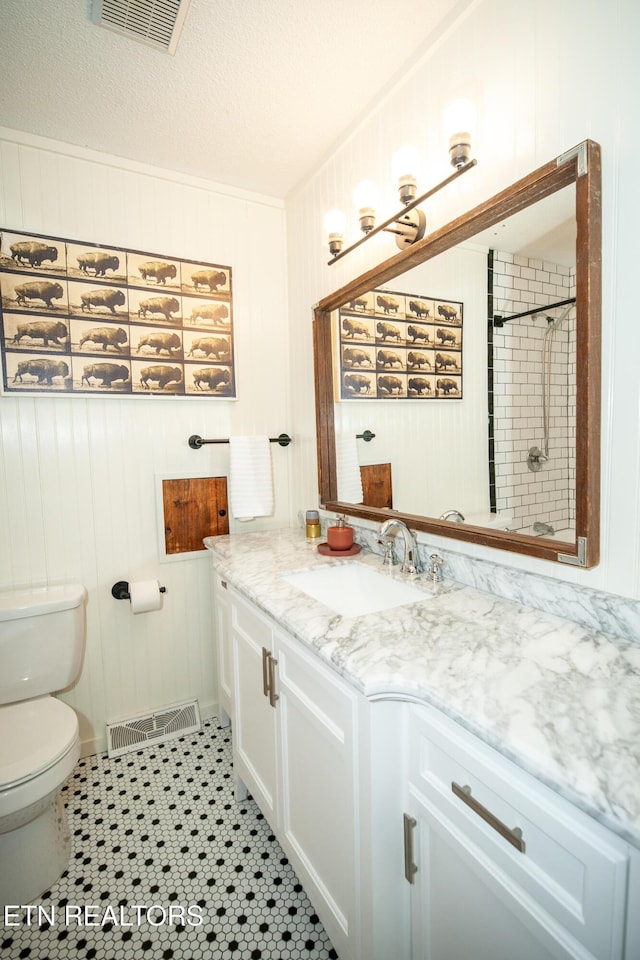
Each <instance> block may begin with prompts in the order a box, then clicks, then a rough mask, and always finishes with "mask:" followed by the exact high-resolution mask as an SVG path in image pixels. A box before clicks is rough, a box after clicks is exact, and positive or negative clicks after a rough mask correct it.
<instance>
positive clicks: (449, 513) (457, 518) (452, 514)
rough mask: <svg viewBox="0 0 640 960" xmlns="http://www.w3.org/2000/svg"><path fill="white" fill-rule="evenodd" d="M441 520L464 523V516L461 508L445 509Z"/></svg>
mask: <svg viewBox="0 0 640 960" xmlns="http://www.w3.org/2000/svg"><path fill="white" fill-rule="evenodd" d="M440 519H441V520H453V522H454V523H464V517H463V516H462V514H461V513H460V511H459V510H445V512H444V513H441V514H440Z"/></svg>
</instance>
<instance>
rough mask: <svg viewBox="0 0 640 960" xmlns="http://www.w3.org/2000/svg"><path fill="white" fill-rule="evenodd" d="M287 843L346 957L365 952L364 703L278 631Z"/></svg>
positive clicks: (343, 959)
mask: <svg viewBox="0 0 640 960" xmlns="http://www.w3.org/2000/svg"><path fill="white" fill-rule="evenodd" d="M275 638H276V645H275V650H276V658H277V661H278V663H277V693H278V706H277V711H278V714H279V720H280V743H281V766H282V770H281V779H282V805H281V817H280V829H281V837H282V843H283V846H284V847H285V849H286V850H287V852H288V853H289V855H290V857H291V862H292V864H293V866H294V868H295V870H296V872H297V873H298V876H299V877H300V880H301V881H302V884H303V886H304V888H305V890H306V891H307V893H308V894H309V896H310V898H311V900H312V902H313V904H314V906H315V908H316V910H317V912H318V914H319V915H320V916H321V919H322V922H323V924H324V926H325V929H326V930H327V933H328V935H329V937H330V939H331V942H332V943H333V945H334V947H335V949H336V951H337V952H338V955H339V956H340V958H341V960H349V958H351V957H355V956H357V955H358V953H357V949H358V948H357V944H358V931H357V918H356V906H357V889H358V870H357V857H358V844H357V840H356V836H357V827H358V803H359V797H358V769H359V764H358V751H357V744H356V736H357V719H358V705H359V700H358V696H357V694H356V693H355V691H353V690H351V689H350V688H349V687H348V686H347V685H346V684H344V682H343V681H342V680H340V678H339V677H337V676H335V675H334V674H332V673H331V671H329V670H327V669H326V668H325V667H324V665H323V664H322V663H320V661H319V660H318V659H317V657H315V656H313V654H309V653H307V652H306V651H305V650H303V649H302V648H301V647H300V644H297V643H296V642H295V641H292V640H289V639H288V638H287V637H285V636H284V635H283V634H282V633H280V632H279V631H277V632H276V635H275Z"/></svg>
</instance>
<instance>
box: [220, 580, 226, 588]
mask: <svg viewBox="0 0 640 960" xmlns="http://www.w3.org/2000/svg"><path fill="white" fill-rule="evenodd" d="M220 586H221V587H222V589H223V590H226V589H227V581H226V580H221V581H220Z"/></svg>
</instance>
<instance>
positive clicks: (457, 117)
mask: <svg viewBox="0 0 640 960" xmlns="http://www.w3.org/2000/svg"><path fill="white" fill-rule="evenodd" d="M476 116H477V115H476V108H475V107H474V105H473V104H472V102H471V101H470V100H466V99H464V98H460V99H458V100H453V101H452V103H450V104H449V106H448V107H447V108H446V110H445V111H444V117H443V122H444V129H445V134H446V135H447V136H448V138H449V156H450V157H451V163H452V164H453V166H454V167H457V168H460V167H463V166H464V165H465V163H468V162H469V159H470V158H471V139H472V137H473V134H474V132H475V126H476Z"/></svg>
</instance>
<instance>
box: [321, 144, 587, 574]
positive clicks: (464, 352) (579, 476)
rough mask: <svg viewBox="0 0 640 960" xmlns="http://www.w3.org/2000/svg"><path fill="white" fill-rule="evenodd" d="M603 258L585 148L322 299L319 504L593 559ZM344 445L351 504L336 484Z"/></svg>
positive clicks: (549, 555)
mask: <svg viewBox="0 0 640 960" xmlns="http://www.w3.org/2000/svg"><path fill="white" fill-rule="evenodd" d="M600 252H601V240H600V152H599V147H598V145H597V144H595V143H593V142H591V141H585V142H584V143H583V144H580V145H579V146H578V147H576V148H574V149H573V150H570V151H568V152H567V153H566V154H563V155H562V156H561V157H558V158H557V159H555V160H553V161H551V162H550V163H548V164H546V165H545V166H543V167H541V168H540V169H538V170H536V171H534V172H533V173H532V174H530V175H529V176H528V177H525V178H523V179H522V180H520V181H518V182H517V183H515V184H513V185H512V186H511V187H510V188H508V189H507V190H504V191H502V192H501V193H500V194H498V195H497V196H495V197H493V198H492V199H491V200H489V201H488V202H486V203H483V204H481V205H480V206H478V207H476V208H474V209H473V210H471V211H470V212H469V213H467V214H465V215H463V216H461V217H458V218H457V219H456V220H454V221H452V222H451V223H449V224H447V225H446V226H445V227H443V228H441V229H438V230H436V231H434V232H433V233H431V234H430V235H429V236H427V237H425V238H424V239H423V240H421V241H418V242H417V243H416V244H415V245H414V246H413V247H411V248H409V249H408V250H406V251H403V252H402V253H400V254H398V255H396V256H395V257H392V258H390V259H389V260H386V261H385V262H384V263H382V264H380V265H379V266H378V267H376V268H374V269H373V270H370V271H369V272H367V273H366V274H363V275H362V276H360V277H358V278H357V279H356V280H354V281H352V282H351V283H349V284H348V285H346V286H344V287H342V288H341V289H340V290H337V291H336V292H335V293H334V294H332V295H331V296H329V297H326V298H324V299H323V300H322V301H321V302H320V303H319V304H318V306H317V307H316V308H315V319H314V352H315V372H316V409H317V431H318V469H319V481H320V495H321V500H322V503H323V504H324V506H326V507H327V509H330V510H335V511H338V512H341V513H345V514H347V515H350V516H354V517H363V518H368V519H371V520H374V521H380V522H382V520H384V519H386V518H387V517H388V516H389V515H392V516H396V517H399V518H401V519H403V520H404V521H405V522H406V523H407V524H408V525H409V526H411V527H412V528H413V529H417V530H424V531H427V532H431V533H435V534H439V535H443V536H447V537H452V538H455V539H461V540H466V541H471V542H475V543H481V544H484V545H487V546H495V547H498V548H501V549H506V550H510V551H515V552H519V553H524V554H529V555H531V556H536V557H541V558H544V559H549V560H556V561H560V562H564V563H572V564H576V565H580V566H585V567H591V566H594V565H595V564H597V563H598V559H599V472H600V466H599V447H600V438H599V418H600V269H601V268H600V260H601V257H600ZM366 431H370V433H372V434H374V437H373V439H372V440H371V441H369V442H367V441H366V440H364V439H363V438H362V435H363V434H365V435H366V436H368V434H367V433H366ZM356 437H360V439H358V440H356V439H355V438H356ZM353 445H355V447H356V451H357V459H358V461H359V464H360V467H361V468H362V476H363V478H365V477H366V478H367V479H368V480H370V479H373V480H374V482H373V484H372V485H370V484H369V483H368V482H365V484H364V488H363V494H362V499H360V497H359V494H356V495H354V494H353V490H349V488H348V486H342V487H341V484H343V482H344V481H343V478H342V476H340V477H339V475H338V474H339V471H338V464H339V463H340V462H341V456H342V454H343V451H344V450H347V451H349V448H350V447H351V446H353ZM346 455H347V456H348V453H347V454H346ZM356 498H357V499H359V502H353V501H354V499H356Z"/></svg>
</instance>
